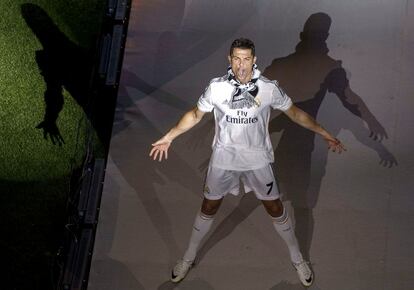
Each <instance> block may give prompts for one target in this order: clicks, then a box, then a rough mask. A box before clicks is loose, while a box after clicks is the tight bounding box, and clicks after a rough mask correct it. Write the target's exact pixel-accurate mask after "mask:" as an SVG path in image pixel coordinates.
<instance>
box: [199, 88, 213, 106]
mask: <svg viewBox="0 0 414 290" xmlns="http://www.w3.org/2000/svg"><path fill="white" fill-rule="evenodd" d="M197 107H198V109H199V110H200V111H203V112H211V111H213V109H214V105H213V102H212V100H211V83H210V84H209V85H208V86H207V88H206V89H205V91H204V93H203V94H202V95H201V96H200V98H199V99H198V102H197Z"/></svg>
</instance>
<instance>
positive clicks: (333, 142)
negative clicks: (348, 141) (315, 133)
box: [325, 138, 346, 154]
mask: <svg viewBox="0 0 414 290" xmlns="http://www.w3.org/2000/svg"><path fill="white" fill-rule="evenodd" d="M325 141H326V142H328V149H329V150H332V152H338V153H339V154H341V153H342V151H346V148H345V146H344V144H342V143H341V141H339V140H338V139H337V138H329V139H328V138H325Z"/></svg>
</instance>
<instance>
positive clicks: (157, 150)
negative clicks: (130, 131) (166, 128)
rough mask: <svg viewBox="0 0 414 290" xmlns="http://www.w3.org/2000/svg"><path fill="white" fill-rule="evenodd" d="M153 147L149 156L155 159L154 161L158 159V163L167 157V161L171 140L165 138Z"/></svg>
mask: <svg viewBox="0 0 414 290" xmlns="http://www.w3.org/2000/svg"><path fill="white" fill-rule="evenodd" d="M151 145H152V149H151V152H150V154H149V156H150V157H153V160H155V159H157V157H158V161H160V162H161V161H162V158H163V157H165V159H168V148H170V145H171V140H169V139H168V138H167V137H165V136H164V137H162V138H161V139H160V140H158V141H157V142H155V143H153V144H151Z"/></svg>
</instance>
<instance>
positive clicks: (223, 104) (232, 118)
mask: <svg viewBox="0 0 414 290" xmlns="http://www.w3.org/2000/svg"><path fill="white" fill-rule="evenodd" d="M256 85H257V87H258V89H259V91H258V94H257V96H256V97H255V98H254V97H253V96H252V95H250V93H248V92H245V93H243V94H242V95H241V96H238V97H237V99H235V98H234V99H233V97H232V96H233V92H234V91H235V87H234V86H233V85H232V84H230V82H229V81H228V80H227V75H226V76H223V77H220V78H215V79H213V80H211V82H210V84H209V85H208V86H207V88H206V90H205V91H204V93H203V94H202V95H201V97H200V98H199V100H198V103H197V107H198V109H199V110H201V111H203V112H211V111H214V119H215V136H214V140H213V145H212V147H213V153H212V156H211V160H210V165H211V166H213V167H218V168H222V169H227V170H238V171H246V170H254V169H258V168H262V167H264V166H266V165H267V164H269V163H272V162H274V155H273V147H272V143H271V141H270V136H269V129H268V125H269V118H270V112H271V108H273V109H279V110H282V111H285V110H288V109H289V108H290V106H291V105H292V100H291V99H290V98H289V97H288V96H287V95H286V94H285V93H284V92H283V90H282V89H280V87H279V86H278V84H277V82H276V81H270V80H268V79H266V78H265V77H263V76H260V77H259V79H258V80H257V82H256ZM235 102H237V105H235ZM240 104H242V105H240Z"/></svg>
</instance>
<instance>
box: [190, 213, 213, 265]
mask: <svg viewBox="0 0 414 290" xmlns="http://www.w3.org/2000/svg"><path fill="white" fill-rule="evenodd" d="M213 221H214V216H209V215H205V214H203V213H202V212H199V213H198V214H197V216H196V219H195V221H194V225H193V231H192V233H191V238H190V242H189V244H188V248H187V251H185V254H184V257H183V260H185V261H188V262H193V261H194V259H195V257H196V255H197V250H198V247H199V246H200V243H201V240H202V239H203V238H204V237H205V235H206V234H207V233H208V231H209V230H210V228H211V225H212V224H213Z"/></svg>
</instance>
